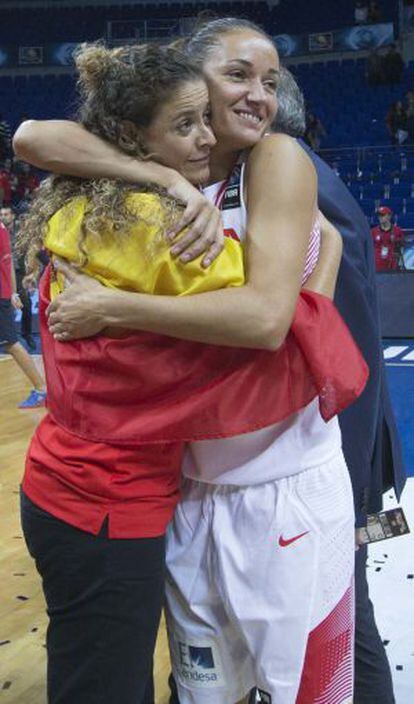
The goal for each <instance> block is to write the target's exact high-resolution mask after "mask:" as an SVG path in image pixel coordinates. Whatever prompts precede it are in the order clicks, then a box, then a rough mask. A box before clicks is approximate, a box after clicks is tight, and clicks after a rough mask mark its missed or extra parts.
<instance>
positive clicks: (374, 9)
mask: <svg viewBox="0 0 414 704" xmlns="http://www.w3.org/2000/svg"><path fill="white" fill-rule="evenodd" d="M367 21H368V23H369V24H376V23H377V22H381V21H382V12H381V10H380V8H379V6H378V3H377V2H376V0H371V2H370V3H369V5H368V16H367Z"/></svg>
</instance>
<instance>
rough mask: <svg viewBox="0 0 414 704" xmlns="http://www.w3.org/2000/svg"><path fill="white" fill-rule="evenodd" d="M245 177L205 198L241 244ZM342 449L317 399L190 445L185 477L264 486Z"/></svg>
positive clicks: (238, 170)
mask: <svg viewBox="0 0 414 704" xmlns="http://www.w3.org/2000/svg"><path fill="white" fill-rule="evenodd" d="M244 174H245V164H238V165H237V166H236V167H235V169H234V170H233V172H232V175H231V177H230V179H229V180H228V181H220V182H218V183H214V184H212V185H211V186H207V187H206V188H205V189H204V194H205V195H206V196H207V198H209V200H211V201H212V202H213V203H216V204H217V205H219V206H220V208H221V211H222V219H223V225H224V233H225V235H226V237H232V238H233V239H235V240H237V241H239V242H240V243H244V241H245V238H246V226H247V212H246V205H245V202H244V196H243V190H244V188H243V187H244ZM314 235H315V230H314V231H313V232H312V236H311V238H310V246H309V251H308V257H307V259H306V269H307V271H306V275H307V274H308V273H310V271H309V270H311V269H312V268H313V266H314V264H315V252H316V258H317V253H318V252H317V248H316V247H315V243H314V242H315V239H314ZM311 252H312V254H311ZM248 393H249V390H248V389H246V394H248ZM340 447H341V433H340V430H339V424H338V420H337V418H333V419H332V420H330V421H329V422H328V423H325V422H324V421H323V419H322V417H321V415H320V413H319V399H318V398H316V399H314V400H313V401H312V402H311V403H310V404H309V405H308V406H306V407H305V408H304V409H302V410H301V411H299V412H297V413H294V414H293V415H292V416H289V418H287V419H285V420H283V421H281V422H280V423H276V424H275V425H271V426H269V427H267V428H263V429H262V430H257V431H254V432H251V433H246V434H244V435H237V436H235V437H232V438H225V439H221V440H202V441H198V442H192V443H189V444H188V445H187V449H186V452H185V455H184V462H183V473H184V475H185V476H187V477H189V478H190V479H195V480H197V481H201V482H209V483H214V484H233V485H239V486H242V485H249V484H260V483H262V482H268V481H272V480H274V479H280V478H281V477H287V476H289V475H292V474H297V473H299V472H301V471H303V470H305V469H308V468H310V467H313V466H317V465H321V464H322V463H324V462H328V461H329V460H330V459H331V458H332V457H333V456H334V455H335V454H336V452H337V451H338V449H339V448H340Z"/></svg>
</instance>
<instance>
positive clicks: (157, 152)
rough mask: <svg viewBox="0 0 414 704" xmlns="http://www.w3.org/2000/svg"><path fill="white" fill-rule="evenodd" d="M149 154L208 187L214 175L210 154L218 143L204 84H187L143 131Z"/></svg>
mask: <svg viewBox="0 0 414 704" xmlns="http://www.w3.org/2000/svg"><path fill="white" fill-rule="evenodd" d="M140 131H141V138H142V142H143V145H144V147H145V150H146V152H147V153H148V154H150V155H151V157H152V158H153V159H155V160H156V161H158V162H159V163H160V164H164V166H169V167H170V168H172V169H175V170H176V171H178V172H179V173H180V174H182V175H183V176H185V178H187V179H188V180H189V181H190V182H191V183H193V184H199V183H205V182H206V181H207V180H208V178H209V174H210V167H209V161H210V150H211V147H213V146H214V144H215V143H216V140H215V137H214V135H213V132H212V130H211V127H210V106H209V96H208V91H207V86H206V84H205V82H204V81H203V80H195V81H191V82H188V83H184V84H183V85H182V86H181V88H178V89H177V90H176V91H175V93H174V97H173V98H171V99H170V100H167V101H166V102H165V103H164V104H163V105H162V106H161V108H160V109H159V110H158V112H157V113H156V115H155V117H154V119H153V120H152V122H151V124H150V126H149V127H147V128H146V129H142V130H140Z"/></svg>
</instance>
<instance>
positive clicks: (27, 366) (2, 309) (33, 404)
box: [0, 223, 46, 408]
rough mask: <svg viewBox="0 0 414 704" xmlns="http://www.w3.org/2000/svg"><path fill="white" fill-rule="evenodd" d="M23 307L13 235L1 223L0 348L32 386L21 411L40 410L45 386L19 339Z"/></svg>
mask: <svg viewBox="0 0 414 704" xmlns="http://www.w3.org/2000/svg"><path fill="white" fill-rule="evenodd" d="M22 307H23V305H22V302H21V300H20V296H19V294H18V293H16V278H15V272H14V267H13V259H12V253H11V244H10V236H9V233H8V230H7V229H6V228H5V226H4V225H3V224H2V223H0V345H2V346H3V347H4V349H5V351H6V352H7V353H8V354H10V355H11V356H12V357H13V359H14V360H15V361H16V362H17V364H18V365H19V367H20V369H21V370H22V372H23V373H24V374H25V375H26V376H27V378H28V379H29V380H30V381H31V383H32V384H33V389H32V390H31V392H30V394H29V396H28V397H27V398H26V399H25V400H24V401H22V403H21V404H20V405H19V408H38V407H39V406H44V405H45V399H46V386H45V381H44V379H43V377H42V375H41V374H40V372H39V371H38V369H37V367H36V366H35V364H34V362H33V360H32V358H31V356H30V355H29V353H28V352H27V351H26V350H25V348H24V347H23V345H21V344H20V342H18V339H17V333H16V329H15V325H14V312H13V311H14V310H18V309H21V308H22Z"/></svg>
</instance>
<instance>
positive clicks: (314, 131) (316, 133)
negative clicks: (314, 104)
mask: <svg viewBox="0 0 414 704" xmlns="http://www.w3.org/2000/svg"><path fill="white" fill-rule="evenodd" d="M325 136H326V131H325V128H324V126H323V124H322V122H321V121H320V119H319V117H316V115H314V114H313V113H312V112H308V113H307V115H306V131H305V142H306V143H307V144H308V145H309V146H310V147H311V148H312V149H313V150H314V151H316V152H317V151H318V149H320V146H321V139H322V137H325Z"/></svg>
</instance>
